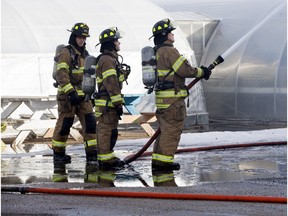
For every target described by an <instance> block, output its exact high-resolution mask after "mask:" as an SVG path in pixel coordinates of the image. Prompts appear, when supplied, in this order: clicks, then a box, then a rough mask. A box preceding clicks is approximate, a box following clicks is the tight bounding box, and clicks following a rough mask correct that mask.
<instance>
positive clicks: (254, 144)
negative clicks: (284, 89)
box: [126, 141, 287, 158]
mask: <svg viewBox="0 0 288 216" xmlns="http://www.w3.org/2000/svg"><path fill="white" fill-rule="evenodd" d="M273 145H287V141H278V142H258V143H244V144H230V145H217V146H205V147H195V148H184V149H178V150H176V153H182V152H196V151H209V150H216V149H230V148H244V147H246V148H247V147H257V146H273ZM151 154H152V152H145V153H142V154H141V155H138V157H137V158H139V157H144V156H148V155H151ZM133 155H134V154H132V155H128V156H127V157H126V158H130V157H132V156H133Z"/></svg>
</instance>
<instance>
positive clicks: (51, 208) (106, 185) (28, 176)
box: [1, 130, 287, 216]
mask: <svg viewBox="0 0 288 216" xmlns="http://www.w3.org/2000/svg"><path fill="white" fill-rule="evenodd" d="M281 131H282V130H281ZM283 132H284V135H283V133H281V134H280V135H277V134H276V133H274V132H270V131H267V132H266V131H265V134H266V136H265V135H263V134H261V136H260V137H261V138H260V139H258V138H255V137H257V136H256V135H257V134H254V133H253V132H250V133H244V134H242V133H240V134H239V133H237V135H238V136H239V135H240V136H242V137H241V138H243V139H244V140H246V143H247V141H250V140H251V137H253V138H255V140H256V139H257V140H260V141H263V140H266V141H267V140H268V138H269V137H271V136H272V137H273V138H272V140H276V141H283V140H284V141H285V140H287V138H286V136H285V134H286V130H284V131H283ZM212 134H213V133H209V136H208V137H210V138H209V140H207V139H203V137H204V136H205V137H207V135H206V134H195V135H193V144H191V141H190V140H191V138H190V137H189V136H188V137H185V136H184V137H183V139H182V141H181V144H180V146H179V149H185V148H191V147H199V145H200V144H201V145H200V146H211V145H213V144H214V145H217V143H216V144H215V143H213V141H215V140H219V139H220V138H219V137H218V136H217V135H218V134H217V133H216V134H214V135H216V136H212ZM232 135H233V137H234V135H235V134H234V133H232ZM198 140H199V141H198ZM221 140H222V141H223V142H224V141H225V142H226V143H230V141H231V134H229V135H228V136H225V137H223V136H221ZM255 140H254V141H255ZM197 141H198V144H197ZM268 141H271V140H268ZM146 142H147V139H140V140H132V141H131V140H130V141H129V142H128V141H127V140H119V141H118V143H117V145H116V147H115V154H116V156H118V157H119V158H121V159H124V158H125V157H127V156H129V155H131V154H132V153H136V152H137V151H138V150H140V149H141V148H142V146H143V145H144V144H145V143H146ZM236 143H237V142H236ZM221 144H222V143H221ZM151 148H152V146H151V147H150V148H148V150H147V151H151V150H152V149H151ZM67 153H68V154H70V155H71V156H72V162H71V163H70V164H67V165H59V164H53V156H52V150H51V149H50V148H49V147H48V145H47V144H43V143H41V144H33V145H30V144H25V145H22V146H18V147H15V148H13V149H12V148H11V147H10V146H9V145H6V146H5V148H4V149H2V154H1V187H2V194H1V215H9V216H10V215H15V216H18V215H25V216H28V215H29V216H32V215H37V216H39V215H41V216H42V215H49V216H52V215H53V216H54V215H70V216H74V215H97V216H106V215H113V216H114V215H117V216H127V215H128V216H129V215H131V216H132V215H133V216H135V215H139V216H140V215H141V216H148V215H149V216H150V215H161V216H162V215H163V216H164V215H165V216H167V215H168V216H179V215H193V216H194V215H196V216H198V215H199V216H211V215H213V216H214V215H217V216H227V215H229V216H239V215H241V216H243V215H245V216H246V215H251V216H252V215H253V216H254V215H261V216H266V215H267V216H271V215H273V216H274V215H275V216H278V215H279V216H286V215H287V205H286V203H284V204H283V203H261V202H255V201H254V202H239V201H237V202H235V201H234V202H231V201H228V202H227V201H219V200H217V199H215V200H205V199H204V200H181V199H176V198H173V199H153V198H135V197H130V198H129V197H111V196H108V197H106V196H88V195H81V196H75V195H70V196H69V195H63V194H57V193H54V194H42V193H27V194H20V193H19V192H16V193H15V192H11V191H10V192H4V191H3V189H4V188H11V187H14V188H24V187H28V188H39V189H41V188H43V189H44V188H51V189H59V188H62V189H73V190H82V191H83V190H94V191H107V192H118V193H125V192H128V193H131V192H136V193H141V192H144V193H146V194H147V193H148V194H153V193H162V194H167V193H170V194H175V196H177V195H181V194H183V195H184V194H191V195H193V194H202V195H205V194H206V195H218V194H220V195H221V194H222V195H224V196H248V197H259V196H260V197H261V196H265V197H275V198H282V199H284V198H285V197H287V146H286V145H273V146H270V145H269V146H259V147H247V148H231V149H230V148H229V149H219V150H210V151H193V152H186V153H179V154H176V155H175V160H176V161H177V162H179V163H180V164H181V169H180V170H178V171H174V172H154V171H153V172H152V170H151V156H146V157H141V158H138V159H137V160H135V161H133V162H132V163H130V165H127V166H126V167H125V168H124V169H121V170H114V171H103V170H99V169H98V167H97V166H96V165H93V164H92V165H87V164H86V158H85V154H84V148H83V145H82V144H71V145H69V146H68V147H67ZM173 196H174V195H173Z"/></svg>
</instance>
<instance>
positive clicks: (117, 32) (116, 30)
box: [110, 26, 124, 39]
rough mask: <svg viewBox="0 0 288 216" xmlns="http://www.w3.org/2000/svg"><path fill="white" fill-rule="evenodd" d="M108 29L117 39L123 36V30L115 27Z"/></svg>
mask: <svg viewBox="0 0 288 216" xmlns="http://www.w3.org/2000/svg"><path fill="white" fill-rule="evenodd" d="M110 30H111V31H113V32H114V33H115V35H116V38H117V39H120V38H123V36H124V32H123V31H121V30H119V29H118V28H117V27H115V26H113V27H110Z"/></svg>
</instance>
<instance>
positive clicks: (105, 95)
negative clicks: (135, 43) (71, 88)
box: [95, 27, 130, 169]
mask: <svg viewBox="0 0 288 216" xmlns="http://www.w3.org/2000/svg"><path fill="white" fill-rule="evenodd" d="M120 38H122V36H121V34H120V32H119V31H118V29H117V28H116V27H114V28H108V29H105V30H104V31H103V32H101V34H100V36H99V43H98V44H97V45H99V44H101V47H100V53H101V54H100V56H98V57H97V58H98V59H99V61H98V63H97V65H96V82H97V87H98V92H97V94H96V95H95V113H96V118H97V122H98V123H97V142H98V163H99V166H100V168H101V169H115V168H116V169H118V168H122V167H123V166H124V162H123V161H122V160H120V159H119V158H118V157H116V156H115V155H114V150H113V149H114V147H115V144H116V141H117V138H118V129H117V128H118V123H119V119H121V115H122V114H123V105H124V97H123V95H122V94H121V89H122V84H123V82H124V81H126V79H127V77H128V75H129V73H130V67H129V66H128V65H126V64H122V61H121V62H119V59H120V58H121V59H122V60H123V58H122V56H120V55H119V54H118V51H120V42H119V40H118V39H120ZM97 45H96V46H97Z"/></svg>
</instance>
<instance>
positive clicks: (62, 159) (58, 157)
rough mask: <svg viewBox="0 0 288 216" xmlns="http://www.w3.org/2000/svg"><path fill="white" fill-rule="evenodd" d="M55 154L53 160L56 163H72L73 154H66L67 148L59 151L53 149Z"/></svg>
mask: <svg viewBox="0 0 288 216" xmlns="http://www.w3.org/2000/svg"><path fill="white" fill-rule="evenodd" d="M53 151H54V154H53V160H54V163H64V164H67V163H71V156H70V155H67V154H65V149H64V150H63V149H61V151H58V150H56V149H53Z"/></svg>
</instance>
